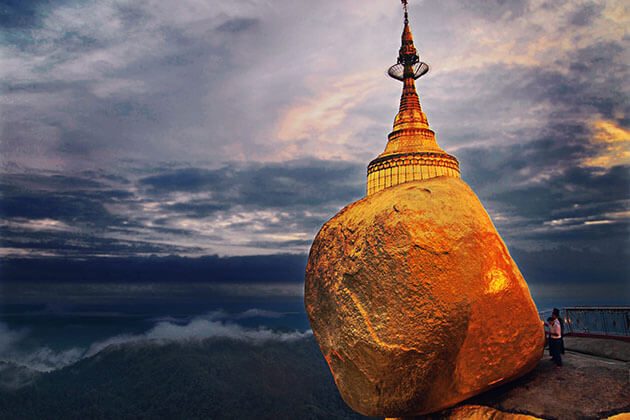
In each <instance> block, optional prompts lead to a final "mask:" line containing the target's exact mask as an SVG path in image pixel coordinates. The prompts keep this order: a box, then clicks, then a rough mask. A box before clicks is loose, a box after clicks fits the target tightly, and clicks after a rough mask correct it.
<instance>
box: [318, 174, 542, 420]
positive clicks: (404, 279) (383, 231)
mask: <svg viewBox="0 0 630 420" xmlns="http://www.w3.org/2000/svg"><path fill="white" fill-rule="evenodd" d="M305 305H306V310H307V313H308V316H309V319H310V322H311V326H312V329H313V333H314V335H315V338H316V339H317V341H318V343H319V346H320V348H321V351H322V353H323V354H324V356H325V358H326V360H327V362H328V365H329V366H330V369H331V371H332V374H333V377H334V379H335V382H336V384H337V387H338V388H339V391H340V392H341V395H342V397H343V399H344V400H345V401H346V402H347V403H348V404H349V405H350V406H351V407H352V408H353V409H354V410H356V411H358V412H360V413H362V414H365V415H371V416H387V417H404V416H412V415H421V414H425V413H430V412H434V411H438V410H440V409H443V408H446V407H450V406H452V405H454V404H456V403H457V402H459V401H462V400H464V399H466V398H468V397H470V396H473V395H475V394H478V393H480V392H483V391H485V390H487V389H489V388H491V387H493V386H496V385H499V384H502V383H505V382H507V381H510V380H512V379H515V378H516V377H519V376H521V375H523V374H525V373H526V372H528V371H530V370H531V369H532V368H534V366H535V365H536V363H537V362H538V360H539V359H540V358H541V356H542V351H543V343H544V332H543V327H542V324H541V321H540V320H539V317H538V313H537V310H536V306H535V305H534V303H533V301H532V299H531V296H530V293H529V290H528V287H527V284H526V283H525V281H524V279H523V276H522V275H521V273H520V272H519V270H518V267H517V266H516V264H515V263H514V261H513V260H512V258H511V257H510V255H509V253H508V250H507V248H506V246H505V244H504V243H503V241H502V240H501V237H500V236H499V234H498V233H497V231H496V229H495V227H494V225H493V224H492V222H491V220H490V218H489V216H488V214H487V213H486V211H485V210H484V208H483V206H482V204H481V203H480V202H479V199H478V198H477V197H476V195H475V194H474V192H473V191H472V190H471V189H470V188H469V187H468V186H467V185H466V184H465V183H464V182H463V181H462V180H461V179H459V178H456V177H447V176H441V177H436V178H431V179H427V180H422V181H411V182H406V183H404V184H399V185H396V186H392V187H389V188H386V189H384V190H382V191H379V192H376V193H373V194H371V195H369V196H367V197H365V198H363V199H361V200H359V201H357V202H355V203H353V204H350V205H349V206H347V207H346V208H344V209H343V210H342V211H340V212H339V213H338V214H337V215H336V216H334V217H333V218H332V219H331V220H330V221H328V222H327V223H326V224H325V225H324V226H323V227H322V229H321V230H320V232H319V233H318V235H317V237H316V238H315V240H314V242H313V245H312V248H311V252H310V255H309V260H308V265H307V268H306V282H305Z"/></svg>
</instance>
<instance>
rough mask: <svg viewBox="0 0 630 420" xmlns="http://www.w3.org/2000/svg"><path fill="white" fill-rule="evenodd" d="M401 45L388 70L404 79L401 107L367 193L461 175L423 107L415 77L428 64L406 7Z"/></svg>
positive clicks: (372, 170) (374, 165)
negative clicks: (418, 47) (420, 52)
mask: <svg viewBox="0 0 630 420" xmlns="http://www.w3.org/2000/svg"><path fill="white" fill-rule="evenodd" d="M401 44H402V45H401V47H400V51H399V53H398V63H397V64H395V65H393V66H392V67H390V68H389V71H388V74H389V75H390V76H391V77H393V78H394V79H397V80H400V81H402V82H403V92H402V96H401V97H400V109H399V111H398V114H397V115H396V118H395V119H394V129H393V130H392V132H391V133H389V136H387V138H388V142H387V146H386V147H385V151H383V153H381V154H380V155H378V157H377V158H376V159H374V160H373V161H372V162H370V164H369V165H368V177H367V194H368V195H370V194H373V193H375V192H378V191H381V190H383V189H385V188H389V187H393V186H395V185H398V184H402V183H404V182H409V181H418V180H422V179H429V178H434V177H437V176H452V177H457V178H459V162H457V159H456V158H455V157H454V156H451V155H449V154H448V153H446V152H445V151H444V150H442V149H441V148H440V146H439V145H438V144H437V141H436V139H435V132H433V130H431V128H430V127H429V121H428V120H427V116H426V115H425V114H424V112H423V111H422V107H421V106H420V99H419V98H418V93H417V92H416V84H415V80H416V79H419V78H420V77H422V76H423V75H425V74H426V73H428V71H429V66H428V65H427V64H426V63H423V62H421V61H420V59H419V57H418V52H417V50H416V47H415V46H414V43H413V35H412V34H411V28H410V27H409V19H408V16H407V11H406V10H405V26H404V29H403V33H402V42H401Z"/></svg>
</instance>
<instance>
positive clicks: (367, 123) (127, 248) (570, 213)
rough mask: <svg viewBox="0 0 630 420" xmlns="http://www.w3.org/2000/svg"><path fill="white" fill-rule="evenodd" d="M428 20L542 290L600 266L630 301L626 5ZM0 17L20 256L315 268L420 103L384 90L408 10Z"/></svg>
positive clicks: (334, 6) (415, 11) (440, 100)
mask: <svg viewBox="0 0 630 420" xmlns="http://www.w3.org/2000/svg"><path fill="white" fill-rule="evenodd" d="M410 15H411V21H412V27H413V31H414V35H415V39H416V44H417V46H418V48H419V51H420V52H421V56H422V59H423V60H426V61H428V62H429V63H430V65H431V68H432V71H431V72H430V73H429V74H428V75H427V76H426V77H424V78H423V79H421V80H419V81H418V89H419V92H420V96H421V101H422V105H423V107H424V109H425V111H426V113H427V115H428V117H429V120H430V123H431V126H432V127H433V128H434V129H435V131H436V132H437V135H438V141H439V142H440V144H441V145H442V146H443V147H444V148H445V149H446V150H447V151H449V152H451V153H453V154H455V155H456V156H457V157H458V159H459V160H460V162H461V167H462V175H463V177H464V179H465V180H466V181H467V182H468V183H469V184H470V185H471V186H472V187H473V188H474V190H475V191H476V192H477V193H478V195H479V196H480V198H481V200H482V201H483V202H484V204H485V205H486V207H487V209H488V211H489V213H490V215H491V216H492V218H493V220H494V221H495V223H496V224H497V226H498V228H499V231H500V232H501V234H502V235H503V237H504V238H505V239H506V241H507V243H508V246H509V247H510V249H511V250H512V252H513V253H514V254H515V255H517V256H520V257H519V258H521V259H522V260H523V261H524V264H525V265H526V266H527V267H530V268H528V269H527V270H525V271H527V272H528V273H532V274H528V275H531V276H533V277H534V280H533V281H534V282H536V281H538V280H540V282H547V284H548V283H549V282H551V281H553V280H552V279H551V277H550V276H549V275H548V274H546V271H545V267H548V266H547V265H546V264H547V263H544V261H548V263H549V264H552V265H553V266H554V267H555V268H554V269H553V270H550V271H553V272H554V273H556V274H557V277H562V278H569V277H575V276H577V274H578V273H576V272H575V271H574V270H573V267H574V266H576V265H579V264H575V261H577V260H578V259H579V260H581V261H585V260H588V261H592V263H593V264H594V265H595V266H599V267H600V270H599V271H595V272H589V273H590V276H591V282H592V283H593V284H594V283H595V282H596V281H600V280H597V279H600V278H602V277H605V278H606V282H607V283H606V284H609V285H615V284H616V285H620V284H622V282H623V281H624V278H627V276H628V273H630V269H628V266H627V264H623V263H620V264H617V266H618V267H621V268H620V269H619V270H616V271H615V270H612V271H610V270H607V269H606V268H605V267H602V265H601V264H600V265H598V264H596V260H595V259H594V258H595V257H594V256H597V257H598V258H600V259H602V258H604V257H606V256H614V258H613V259H610V260H609V259H607V257H606V258H604V259H605V260H606V261H609V262H608V264H614V262H612V261H628V260H630V258H628V257H629V255H628V253H629V252H630V246H629V244H628V237H629V236H630V235H628V233H629V230H630V227H629V220H630V213H629V209H630V201H629V199H628V197H629V195H628V192H629V191H630V184H629V167H630V155H629V152H628V150H630V135H629V131H630V120H629V119H628V115H630V105H629V104H630V102H629V101H628V97H630V91H629V89H630V88H629V87H628V83H627V80H628V78H629V76H630V71H629V66H628V60H627V57H628V40H627V36H626V31H627V27H628V25H629V24H630V14H629V12H628V8H627V5H625V3H624V2H623V1H621V0H606V1H604V0H595V1H578V2H575V1H553V2H550V1H548V0H522V1H509V2H508V1H500V0H497V1H481V0H475V1H468V2H461V1H454V0H447V1H439V2H437V1H423V2H420V1H419V2H411V10H410ZM0 16H1V18H0V19H2V20H1V22H2V29H0V57H1V58H2V63H3V65H2V67H1V68H0V89H2V95H1V96H0V120H1V121H2V122H1V123H0V156H1V164H2V174H1V175H2V176H1V179H0V184H1V194H2V200H1V202H0V214H1V216H2V220H1V221H0V237H1V238H2V239H1V241H2V243H1V245H2V246H1V253H2V255H3V256H5V258H9V259H11V258H26V257H29V258H33V257H42V258H44V257H46V258H51V257H60V258H68V257H71V258H75V259H77V258H84V259H91V258H100V257H147V256H151V255H156V256H167V255H178V256H182V257H191V256H195V257H196V256H204V255H212V254H218V255H271V254H278V253H283V254H284V253H293V254H296V255H300V258H303V254H304V253H305V252H306V251H307V249H308V247H309V244H310V241H311V240H312V238H313V236H314V234H315V233H316V232H317V230H318V228H319V227H320V226H321V224H322V223H323V222H324V221H325V220H326V219H328V218H329V217H330V216H331V215H333V214H334V213H336V212H337V211H338V210H339V209H340V208H341V207H342V206H343V205H345V204H347V203H349V202H351V201H354V200H356V199H358V198H360V197H361V196H362V195H363V193H364V182H365V166H366V164H367V162H368V161H369V160H370V159H372V158H373V157H374V156H376V155H377V154H378V153H379V152H380V151H381V150H382V149H383V147H384V145H385V141H386V134H387V132H388V131H389V130H390V129H391V122H392V119H393V117H394V115H395V112H396V106H397V103H398V98H399V95H400V85H399V84H398V83H397V82H395V81H392V80H388V79H387V78H386V77H385V76H384V71H385V69H386V68H387V67H388V66H389V65H390V64H393V62H394V61H395V57H396V54H397V50H398V47H399V42H400V41H399V36H400V30H401V11H400V8H399V5H398V4H395V2H391V3H390V2H383V1H379V0H367V1H363V2H361V5H360V7H359V6H357V3H356V2H354V1H349V0H342V1H332V0H325V1H318V2H310V3H302V2H293V1H289V0H280V1H274V2H271V3H269V2H265V1H262V0H260V1H259V0H253V1H249V2H231V1H215V2H205V1H198V0H185V1H180V2H162V1H154V0H141V1H135V2H128V1H124V0H106V1H98V2H96V1H89V0H84V1H67V2H66V1H63V2H53V3H51V2H37V1H35V2H19V3H15V4H13V3H11V4H9V5H6V6H5V7H4V9H3V11H2V14H1V15H0ZM539 252H544V253H546V254H545V255H547V256H548V258H547V257H545V258H543V256H542V255H541V254H538V253H539ZM589 256H590V257H589ZM554 258H555V259H554ZM589 258H590V259H589ZM537 261H538V263H537ZM9 272H10V271H9ZM31 274H32V275H35V274H33V273H31ZM542 279H544V281H543V280H542ZM295 281H301V277H299V276H297V274H295ZM577 283H580V284H583V283H584V282H582V280H579V281H577ZM540 284H543V283H540ZM214 287H218V286H214ZM247 290H248V289H247V288H246V287H245V288H244V289H243V293H247Z"/></svg>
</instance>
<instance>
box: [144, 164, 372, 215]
mask: <svg viewBox="0 0 630 420" xmlns="http://www.w3.org/2000/svg"><path fill="white" fill-rule="evenodd" d="M364 172H365V168H364V167H363V165H360V164H353V163H348V162H330V161H318V160H315V161H307V160H304V161H291V162H284V163H278V164H265V165H261V164H252V165H243V164H234V165H231V166H224V167H222V168H219V169H213V170H209V169H199V168H185V169H178V170H173V171H170V172H166V173H164V174H161V175H156V176H150V177H146V178H143V179H141V180H140V184H141V185H144V186H147V187H148V188H149V192H150V193H151V194H153V195H157V196H160V195H168V194H171V193H177V192H201V191H203V192H208V193H210V194H211V195H212V197H213V201H208V200H199V201H198V202H196V203H195V202H191V203H187V204H186V205H175V206H171V208H173V209H177V208H179V209H183V210H188V211H192V210H194V206H195V204H197V205H198V206H199V210H203V209H204V208H207V209H210V210H212V209H216V210H221V209H224V208H225V206H227V205H230V206H234V205H244V206H254V207H259V208H274V207H281V208H287V209H291V208H293V207H294V206H314V207H317V206H322V205H329V204H339V203H343V202H347V201H351V200H353V199H356V198H358V197H360V196H361V195H362V194H363V192H364V186H363V184H362V177H363V175H364Z"/></svg>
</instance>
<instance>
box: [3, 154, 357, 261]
mask: <svg viewBox="0 0 630 420" xmlns="http://www.w3.org/2000/svg"><path fill="white" fill-rule="evenodd" d="M363 172H364V168H362V166H359V165H354V164H347V163H343V162H337V161H321V160H301V161H289V162H285V163H282V164H276V163H271V164H267V165H263V164H251V165H246V164H239V163H233V164H227V165H225V166H223V167H220V168H218V169H209V168H203V167H190V166H186V167H180V166H179V165H168V164H165V165H164V166H163V167H148V168H147V167H133V168H128V169H121V170H119V172H118V174H116V175H114V174H109V173H107V172H105V171H102V170H101V171H91V172H79V173H77V174H76V175H75V176H68V175H61V174H57V173H54V172H50V171H49V172H35V171H31V172H30V173H28V174H23V173H22V174H20V173H18V174H6V175H5V176H4V177H3V178H2V180H1V182H0V191H1V192H2V203H1V205H0V215H2V218H3V224H2V227H1V229H2V237H3V240H2V244H3V246H4V247H6V248H9V249H23V250H25V251H27V250H31V251H37V252H39V253H40V254H47V253H48V254H59V255H67V256H75V257H76V256H81V255H82V254H83V255H125V254H128V255H146V254H152V253H155V254H160V255H163V254H169V253H174V254H179V253H186V252H188V253H195V254H200V253H201V254H202V253H203V252H204V250H205V251H206V253H211V252H221V250H222V249H223V248H222V247H221V246H220V245H219V247H218V248H214V246H216V244H221V242H224V241H226V240H227V241H228V244H229V242H230V241H236V242H238V243H240V244H241V246H244V247H248V248H251V249H274V250H279V249H282V247H286V249H295V250H298V249H299V250H304V249H305V248H306V247H307V246H308V244H309V243H310V238H311V236H312V235H313V234H314V232H315V231H316V230H317V229H318V228H319V226H321V224H322V223H323V221H324V220H325V219H326V218H328V217H329V216H330V215H331V214H333V213H334V212H335V211H337V210H338V209H339V208H340V207H341V206H343V205H344V204H345V203H347V202H350V201H353V200H355V199H357V198H359V197H360V196H361V195H362V193H363V188H364V187H363V184H362V182H361V178H362V175H363ZM147 173H153V174H155V173H157V175H149V176H147V175H146V174H147ZM215 226H220V227H215ZM226 231H227V232H228V233H226ZM43 232H45V234H42V233H43ZM296 233H299V235H298V236H295V235H296ZM226 236H227V237H226ZM195 238H197V240H195ZM183 243H187V245H180V244H183Z"/></svg>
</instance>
